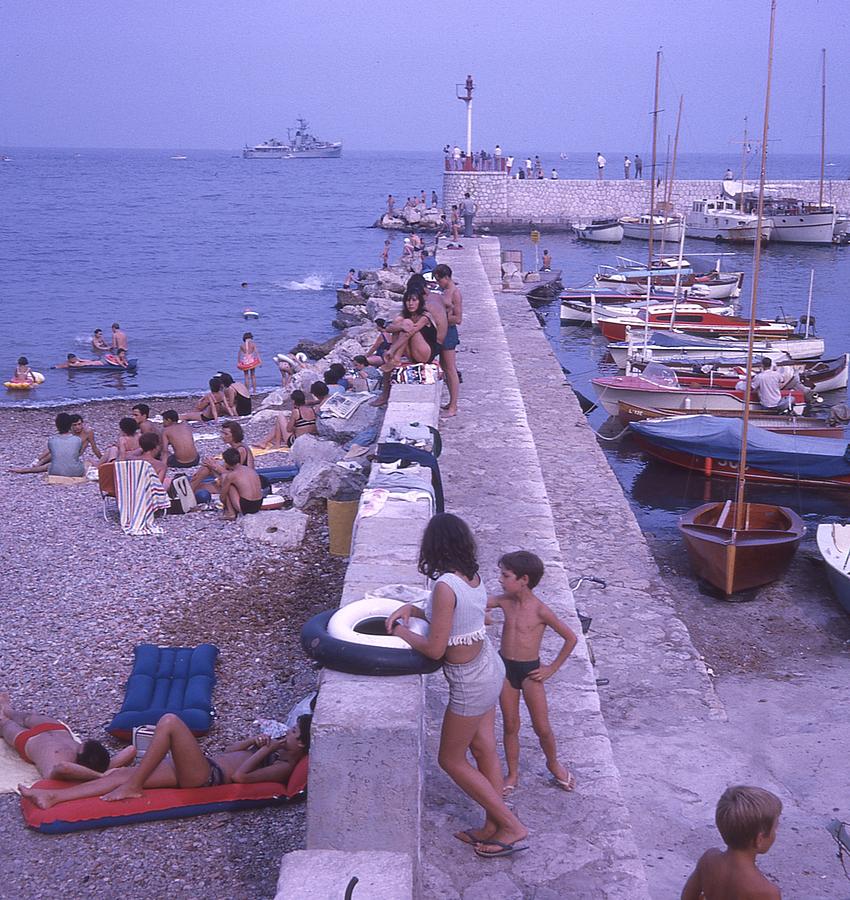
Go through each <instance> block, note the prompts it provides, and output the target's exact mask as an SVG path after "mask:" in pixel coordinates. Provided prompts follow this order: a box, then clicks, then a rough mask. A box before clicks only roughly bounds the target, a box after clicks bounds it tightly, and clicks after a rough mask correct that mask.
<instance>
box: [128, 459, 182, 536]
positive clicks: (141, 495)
mask: <svg viewBox="0 0 850 900" xmlns="http://www.w3.org/2000/svg"><path fill="white" fill-rule="evenodd" d="M115 498H116V500H117V501H118V513H119V515H120V517H121V528H122V530H123V531H124V534H132V535H144V534H162V528H161V527H160V526H159V525H157V524H156V522H155V520H154V513H155V512H156V511H157V510H158V509H168V507H169V506H170V505H171V503H170V501H169V499H168V494H167V493H166V491H165V488H164V487H163V486H162V482H161V481H160V480H159V478H157V476H156V472H155V471H154V468H153V466H152V465H151V464H150V463H149V462H148V461H147V460H146V459H125V460H118V461H116V463H115Z"/></svg>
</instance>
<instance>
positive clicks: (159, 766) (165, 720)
mask: <svg viewBox="0 0 850 900" xmlns="http://www.w3.org/2000/svg"><path fill="white" fill-rule="evenodd" d="M312 721H313V717H312V716H309V715H303V716H299V717H298V721H297V722H296V723H295V725H293V726H292V728H290V729H289V731H287V732H286V734H285V735H284V736H283V737H282V738H280V740H271V739H270V738H269V737H267V736H266V735H259V736H258V737H251V738H246V739H245V740H244V741H237V743H235V744H231V745H230V746H229V747H225V748H224V751H223V752H222V753H217V754H216V755H215V756H206V755H205V754H204V753H203V751H202V750H201V748H200V745H199V744H198V741H197V740H196V739H195V736H194V735H193V734H192V732H191V731H190V730H189V729H188V728H187V727H186V725H185V724H184V723H183V720H182V719H180V718H179V717H178V716H175V715H173V714H172V713H166V714H165V715H164V716H163V717H162V718H161V719H160V720H159V722H157V725H156V731H155V732H154V736H153V740H152V741H151V744H150V746H149V747H148V749H147V751H146V752H145V755H144V758H143V759H142V761H141V762H140V763H139V765H138V766H135V767H132V768H125V769H117V770H115V771H112V772H107V773H106V774H105V775H102V776H101V777H100V778H98V779H97V781H94V782H89V783H88V784H78V785H74V786H73V787H69V788H60V789H57V790H54V789H46V788H28V787H24V786H23V785H19V786H18V790H19V791H20V793H21V796H22V797H26V798H27V799H28V800H31V801H32V802H33V803H34V804H35V805H36V806H38V807H39V808H41V809H50V807H52V806H55V805H56V804H57V803H62V802H64V801H66V800H82V799H83V798H85V797H102V798H103V799H104V800H126V799H129V798H131V797H139V796H140V795H141V793H142V790H143V789H144V788H199V787H218V786H219V785H222V784H251V783H257V782H261V781H276V782H279V783H280V784H286V782H287V781H288V780H289V776H290V775H291V774H292V770H293V768H295V764H296V763H297V762H298V760H300V759H301V758H302V757H303V756H305V755H306V754H307V752H308V751H309V749H310V724H311V722H312ZM169 753H170V754H171V756H170V757H169V756H168V754H169Z"/></svg>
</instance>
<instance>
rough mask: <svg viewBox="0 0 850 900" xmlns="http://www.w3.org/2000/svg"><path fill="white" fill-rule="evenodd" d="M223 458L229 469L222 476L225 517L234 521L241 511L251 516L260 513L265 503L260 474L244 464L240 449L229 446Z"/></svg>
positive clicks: (244, 514)
mask: <svg viewBox="0 0 850 900" xmlns="http://www.w3.org/2000/svg"><path fill="white" fill-rule="evenodd" d="M221 458H222V460H223V462H224V466H225V468H226V469H227V471H226V472H225V473H224V474H223V475H222V476H221V500H222V503H224V518H225V519H227V520H228V521H229V522H233V521H234V520H235V519H236V518H237V516H238V515H239V513H242V515H243V516H249V515H251V514H252V513H258V512H259V511H260V508H261V507H262V505H263V485H262V483H261V482H260V476H259V475H257V473H256V472H255V471H254V470H253V469H249V468H248V466H243V465H242V461H241V459H240V457H239V451H238V450H237V449H236V448H235V447H228V448H227V449H226V450H225V451H224V453H222V455H221Z"/></svg>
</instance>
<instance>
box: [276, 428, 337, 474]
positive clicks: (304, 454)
mask: <svg viewBox="0 0 850 900" xmlns="http://www.w3.org/2000/svg"><path fill="white" fill-rule="evenodd" d="M344 455H345V452H344V451H343V449H342V448H341V447H340V446H339V444H337V443H335V442H334V441H322V440H320V439H319V438H317V437H316V435H314V434H302V435H301V436H300V437H297V438H295V441H294V443H293V444H292V449H291V450H290V451H289V462H291V463H292V465H294V466H298V467H299V468H300V467H301V466H305V465H306V464H307V463H309V462H316V461H319V462H336V461H337V460H338V459H342V457H343V456H344Z"/></svg>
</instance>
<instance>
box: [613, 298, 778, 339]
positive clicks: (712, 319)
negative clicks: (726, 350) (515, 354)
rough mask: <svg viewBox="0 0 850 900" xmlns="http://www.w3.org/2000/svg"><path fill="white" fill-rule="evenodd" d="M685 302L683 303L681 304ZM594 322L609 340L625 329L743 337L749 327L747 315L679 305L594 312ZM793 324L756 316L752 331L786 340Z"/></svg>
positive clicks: (620, 335)
mask: <svg viewBox="0 0 850 900" xmlns="http://www.w3.org/2000/svg"><path fill="white" fill-rule="evenodd" d="M683 306H684V304H683ZM597 323H598V325H599V328H600V330H601V331H602V334H603V335H604V336H605V337H606V338H607V339H608V340H609V341H624V340H626V339H627V334H628V332H627V329H632V330H641V329H644V330H646V329H648V330H649V331H650V332H652V331H668V330H670V329H674V330H675V331H677V332H683V333H684V334H693V335H699V336H705V337H709V338H722V337H729V338H739V339H740V338H745V337H746V336H747V334H748V331H749V328H750V321H749V319H742V318H739V317H737V316H728V315H720V314H718V313H717V312H716V311H710V310H693V309H684V308H679V306H678V305H677V306H676V307H675V308H673V309H667V310H659V311H654V310H653V309H651V308H650V309H644V310H639V311H638V313H637V314H636V315H634V316H632V317H630V318H629V319H626V318H623V317H620V318H617V319H614V320H612V319H604V318H603V317H601V316H597ZM794 328H795V324H791V323H788V322H768V321H766V320H764V319H757V320H756V322H755V329H754V333H755V334H756V336H757V337H759V338H761V339H762V340H787V339H788V338H790V337H791V335H792V334H793V333H794Z"/></svg>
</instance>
